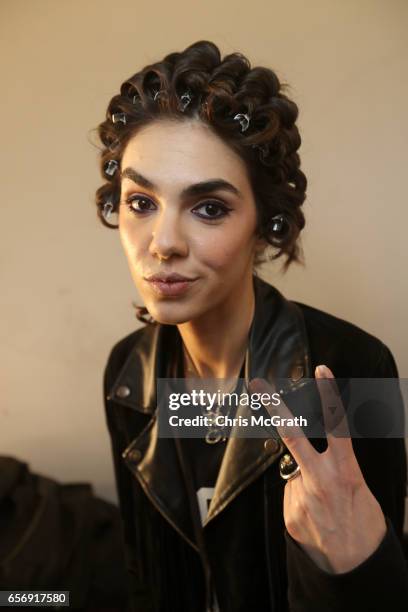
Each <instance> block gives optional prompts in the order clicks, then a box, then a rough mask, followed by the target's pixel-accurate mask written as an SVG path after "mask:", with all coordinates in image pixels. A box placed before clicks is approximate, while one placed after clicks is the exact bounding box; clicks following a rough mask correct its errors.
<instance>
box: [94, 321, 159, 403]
mask: <svg viewBox="0 0 408 612" xmlns="http://www.w3.org/2000/svg"><path fill="white" fill-rule="evenodd" d="M155 327H156V325H155V324H148V325H145V326H143V327H141V328H140V329H137V330H136V331H133V332H131V333H130V334H128V335H127V336H124V337H123V338H121V339H120V340H118V341H117V342H116V343H115V344H114V345H113V347H112V348H111V349H110V351H109V353H108V356H107V360H106V364H105V369H104V377H103V378H104V389H105V394H106V390H107V389H108V388H110V386H111V384H113V381H114V380H115V378H116V377H117V376H118V374H119V372H120V370H121V369H122V367H123V366H124V364H125V362H126V360H127V358H128V357H129V355H130V354H131V352H132V351H133V350H135V349H136V348H137V347H143V346H144V345H145V346H146V347H149V346H150V344H151V340H152V334H153V332H154V330H155Z"/></svg>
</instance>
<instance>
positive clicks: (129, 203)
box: [124, 196, 232, 221]
mask: <svg viewBox="0 0 408 612" xmlns="http://www.w3.org/2000/svg"><path fill="white" fill-rule="evenodd" d="M140 200H144V201H145V202H152V200H151V199H150V198H147V197H146V196H130V197H129V198H127V199H126V200H125V202H124V204H126V206H127V208H128V209H129V210H130V212H131V213H133V214H134V215H136V216H142V215H144V214H146V213H147V212H150V210H151V209H149V210H145V211H141V210H137V209H135V208H133V207H132V204H133V202H136V201H140ZM208 204H213V205H214V204H215V205H216V206H218V208H219V209H221V210H222V212H223V214H222V215H218V216H217V217H207V216H205V215H200V214H198V215H196V216H197V217H199V218H200V219H204V220H205V221H218V220H219V219H222V218H224V217H226V216H228V215H229V214H230V210H232V209H231V208H228V207H227V206H225V204H222V203H221V202H218V201H217V200H205V201H204V202H201V204H199V205H198V206H195V208H201V207H202V206H205V205H208ZM193 210H194V209H193Z"/></svg>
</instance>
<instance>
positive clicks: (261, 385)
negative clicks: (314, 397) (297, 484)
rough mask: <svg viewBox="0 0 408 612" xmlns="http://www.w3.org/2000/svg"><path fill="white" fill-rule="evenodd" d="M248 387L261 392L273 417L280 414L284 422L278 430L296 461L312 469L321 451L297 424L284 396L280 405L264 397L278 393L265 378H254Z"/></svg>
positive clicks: (263, 400) (265, 405) (304, 467)
mask: <svg viewBox="0 0 408 612" xmlns="http://www.w3.org/2000/svg"><path fill="white" fill-rule="evenodd" d="M248 388H249V391H250V393H251V394H252V393H258V394H260V402H261V403H262V405H263V406H264V407H265V409H266V410H267V412H268V414H269V415H270V416H271V417H272V416H278V417H279V418H280V422H281V423H282V424H281V425H276V430H277V432H278V434H279V436H280V437H281V438H282V441H283V443H284V444H285V445H286V447H287V448H288V450H289V452H290V453H291V454H292V455H293V457H294V459H295V461H296V463H297V464H298V465H299V466H300V468H301V469H302V470H303V471H305V470H307V469H308V466H309V469H310V466H312V465H313V463H314V461H315V460H316V458H317V456H318V454H319V453H318V452H317V451H316V450H315V449H314V448H313V446H312V444H311V443H310V442H309V440H308V439H307V438H306V436H305V434H304V432H303V430H302V428H301V427H300V426H299V425H297V424H296V418H295V417H294V415H293V414H292V412H291V411H290V410H289V408H288V407H287V406H286V404H285V402H284V401H283V399H282V397H281V396H280V395H279V397H280V400H279V405H278V406H275V405H272V404H271V403H270V402H268V401H267V398H265V399H263V398H262V394H265V395H266V394H267V395H268V396H271V395H273V394H274V393H277V391H276V388H275V386H274V385H273V383H272V384H271V383H269V382H267V381H266V380H265V379H263V378H253V379H252V380H251V381H250V383H249V385H248ZM265 400H266V401H265Z"/></svg>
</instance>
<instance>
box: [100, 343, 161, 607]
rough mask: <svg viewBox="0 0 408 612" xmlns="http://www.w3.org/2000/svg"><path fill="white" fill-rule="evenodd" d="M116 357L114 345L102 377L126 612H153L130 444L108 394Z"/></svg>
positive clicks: (114, 370)
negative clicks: (142, 563)
mask: <svg viewBox="0 0 408 612" xmlns="http://www.w3.org/2000/svg"><path fill="white" fill-rule="evenodd" d="M116 361H117V356H116V354H115V347H114V349H113V350H112V352H111V354H110V356H109V359H108V362H107V365H106V367H105V371H104V377H103V390H104V405H105V417H106V424H107V427H108V431H109V436H110V442H111V449H112V459H113V468H114V475H115V484H116V491H117V495H118V500H119V509H120V514H121V527H122V539H123V549H124V554H125V563H126V569H127V577H128V593H129V605H128V608H127V612H131V611H132V612H136V611H137V612H139V611H140V612H141V611H142V610H143V612H151V610H152V603H151V593H150V591H149V589H148V587H147V585H146V584H145V582H144V581H143V580H142V578H141V575H140V572H139V569H138V568H139V562H138V550H137V544H136V542H137V538H136V537H135V534H134V532H133V527H132V526H133V525H134V523H135V521H134V515H135V512H137V508H134V503H133V496H132V474H131V472H130V471H129V470H128V468H127V467H126V465H125V463H124V462H123V458H122V452H123V450H124V449H125V448H126V446H127V445H128V442H129V441H128V439H127V435H126V431H125V428H124V427H123V426H121V418H120V415H119V413H118V412H117V411H116V410H115V404H114V401H113V399H112V398H110V399H108V393H109V391H110V388H111V385H112V384H113V377H114V376H115V373H117V371H118V367H117V364H116Z"/></svg>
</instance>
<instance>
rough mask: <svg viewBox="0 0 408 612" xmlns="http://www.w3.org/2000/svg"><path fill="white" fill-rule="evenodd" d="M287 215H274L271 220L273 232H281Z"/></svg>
mask: <svg viewBox="0 0 408 612" xmlns="http://www.w3.org/2000/svg"><path fill="white" fill-rule="evenodd" d="M284 220H285V217H284V216H283V215H275V216H274V217H272V219H271V221H272V228H271V230H272V232H276V233H279V232H281V231H282V227H283V223H284Z"/></svg>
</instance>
